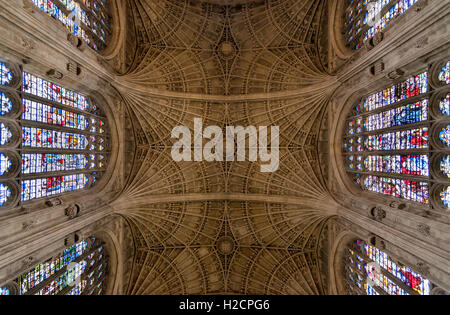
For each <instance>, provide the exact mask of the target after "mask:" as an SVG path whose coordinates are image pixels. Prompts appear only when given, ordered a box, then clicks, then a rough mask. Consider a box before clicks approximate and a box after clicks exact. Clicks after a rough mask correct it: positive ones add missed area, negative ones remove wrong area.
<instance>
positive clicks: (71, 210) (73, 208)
mask: <svg viewBox="0 0 450 315" xmlns="http://www.w3.org/2000/svg"><path fill="white" fill-rule="evenodd" d="M79 213H80V206H79V205H77V204H73V205H70V206H69V207H67V208H66V209H65V210H64V214H65V215H66V216H67V217H69V219H74V218H76V217H77V216H78V214H79Z"/></svg>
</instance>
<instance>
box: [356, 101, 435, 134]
mask: <svg viewBox="0 0 450 315" xmlns="http://www.w3.org/2000/svg"><path fill="white" fill-rule="evenodd" d="M427 120H428V100H423V101H420V102H417V103H414V104H408V105H405V106H400V107H397V108H394V109H391V110H388V111H384V112H381V113H378V114H373V115H370V116H368V117H366V118H364V125H363V127H364V128H363V129H361V132H362V131H375V130H380V129H385V128H390V127H398V126H404V125H409V124H414V123H418V122H424V121H427ZM357 133H358V131H357Z"/></svg>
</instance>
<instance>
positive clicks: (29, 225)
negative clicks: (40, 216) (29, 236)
mask: <svg viewBox="0 0 450 315" xmlns="http://www.w3.org/2000/svg"><path fill="white" fill-rule="evenodd" d="M34 224H35V221H33V220H29V221H25V222H23V223H22V230H24V231H28V230H30V229H31V228H32V227H33V225H34Z"/></svg>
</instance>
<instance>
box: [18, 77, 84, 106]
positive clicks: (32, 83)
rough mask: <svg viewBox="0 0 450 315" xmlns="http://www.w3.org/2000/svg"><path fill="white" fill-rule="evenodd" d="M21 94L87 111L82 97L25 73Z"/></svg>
mask: <svg viewBox="0 0 450 315" xmlns="http://www.w3.org/2000/svg"><path fill="white" fill-rule="evenodd" d="M23 92H25V93H28V94H32V95H35V96H38V97H41V98H43V99H46V100H49V101H53V102H56V103H59V104H62V105H66V106H71V107H74V108H77V109H80V110H85V111H87V110H89V103H88V101H87V99H86V97H84V96H83V95H81V94H79V93H76V92H73V91H71V90H69V89H66V88H63V87H61V86H59V85H57V84H54V83H52V82H49V81H47V80H44V79H41V78H39V77H37V76H35V75H33V74H29V73H26V72H24V73H23Z"/></svg>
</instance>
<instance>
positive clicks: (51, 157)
mask: <svg viewBox="0 0 450 315" xmlns="http://www.w3.org/2000/svg"><path fill="white" fill-rule="evenodd" d="M87 163H88V159H87V158H86V156H85V155H83V154H51V153H48V154H45V153H26V154H22V173H23V174H34V173H47V172H60V171H73V170H83V169H85V168H86V167H87Z"/></svg>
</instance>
